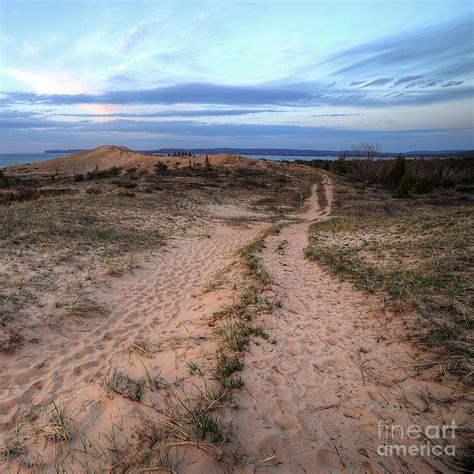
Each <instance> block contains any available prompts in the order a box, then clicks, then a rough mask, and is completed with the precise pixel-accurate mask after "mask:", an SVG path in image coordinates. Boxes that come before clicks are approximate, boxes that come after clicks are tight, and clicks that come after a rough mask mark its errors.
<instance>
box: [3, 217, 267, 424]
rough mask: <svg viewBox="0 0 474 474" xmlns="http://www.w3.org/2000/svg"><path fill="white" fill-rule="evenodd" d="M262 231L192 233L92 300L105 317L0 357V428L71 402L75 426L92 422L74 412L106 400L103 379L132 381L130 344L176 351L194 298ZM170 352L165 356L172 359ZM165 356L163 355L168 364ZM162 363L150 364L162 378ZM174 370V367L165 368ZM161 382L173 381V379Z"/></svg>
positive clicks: (54, 331)
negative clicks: (113, 375)
mask: <svg viewBox="0 0 474 474" xmlns="http://www.w3.org/2000/svg"><path fill="white" fill-rule="evenodd" d="M263 225H265V224H262V225H255V226H254V227H253V228H248V229H246V230H245V233H243V232H242V229H241V228H238V227H231V226H226V225H221V224H217V225H215V226H214V227H209V229H208V228H206V231H205V232H204V231H202V232H199V231H198V232H197V233H196V232H194V233H195V236H194V237H193V236H189V237H186V238H182V239H179V240H176V241H174V242H173V243H171V244H170V245H169V246H167V247H166V248H164V250H163V251H160V252H159V254H158V255H157V256H156V257H155V258H154V259H152V260H151V261H149V262H148V263H147V264H146V266H145V267H144V268H142V269H140V270H137V271H135V272H134V273H133V274H130V275H127V276H124V277H123V278H119V279H115V281H113V282H112V284H111V288H110V289H109V290H108V291H105V292H103V293H101V294H97V295H95V296H96V297H97V298H100V299H101V300H102V301H105V302H107V304H108V307H109V308H110V314H107V315H105V316H96V315H93V316H91V317H90V318H79V317H72V316H71V318H70V319H69V320H68V321H63V324H62V325H61V326H60V327H59V328H58V327H54V328H51V330H49V331H48V330H47V331H45V332H44V334H42V337H41V339H40V340H39V342H38V343H36V344H28V345H27V346H25V347H24V348H23V349H21V350H20V351H18V352H17V353H16V354H14V355H2V357H1V359H0V374H1V375H0V427H2V429H8V428H11V427H12V426H13V425H14V422H15V419H16V414H17V412H18V410H20V409H23V408H25V407H26V408H31V407H32V406H39V405H45V404H48V403H50V402H51V401H53V400H55V401H56V402H58V401H59V402H61V401H62V400H65V399H66V398H67V397H69V396H71V395H72V396H73V397H74V399H76V400H78V402H77V403H76V405H77V407H78V410H79V411H80V413H81V415H80V418H82V419H84V420H87V418H88V416H89V415H91V416H92V414H91V413H89V409H88V408H86V409H82V408H80V409H79V407H82V402H83V401H84V399H90V398H92V393H96V395H97V397H98V399H99V400H103V399H104V393H103V390H102V389H101V385H100V384H101V381H102V378H101V377H102V376H103V375H104V374H105V373H106V372H107V371H109V370H113V369H116V368H120V367H123V366H125V367H127V369H131V370H132V375H133V366H138V370H140V371H141V372H142V373H143V367H142V366H141V364H139V363H138V361H136V360H135V361H130V353H129V350H130V348H131V346H132V344H133V343H134V342H136V341H139V340H147V341H148V342H149V344H150V345H151V346H153V347H159V348H161V349H163V350H164V349H165V347H166V346H167V345H168V346H173V347H175V346H179V344H176V341H175V342H174V343H173V344H171V343H170V340H171V339H173V340H177V339H179V338H181V339H185V338H186V335H187V331H188V328H187V327H186V324H188V325H191V326H192V325H193V323H194V321H195V320H196V319H198V318H197V316H195V315H196V314H199V312H198V313H196V312H195V308H194V306H195V305H196V301H195V299H194V297H193V296H195V295H196V294H197V293H200V292H201V291H202V288H203V285H204V284H205V283H206V282H207V281H208V280H209V279H210V278H211V276H212V275H213V274H214V273H215V272H216V271H217V270H218V269H221V268H223V267H224V266H225V265H226V264H227V263H228V262H229V261H230V260H231V259H232V258H234V255H235V251H236V249H237V248H238V247H239V246H240V245H242V244H244V243H245V242H246V241H250V240H252V238H254V236H255V235H256V234H257V233H258V232H259V231H260V230H261V229H262V226H263ZM198 234H200V235H198ZM208 234H209V235H208ZM193 312H194V313H193ZM191 315H192V316H191ZM188 345H190V344H188ZM165 352H166V351H165ZM175 352H176V351H175V350H174V349H173V350H171V356H173V354H174V353H175ZM171 356H170V355H169V353H168V352H166V357H168V358H169V357H171ZM163 358H164V357H161V360H159V359H160V357H157V360H155V361H154V363H155V365H157V366H159V367H160V370H162V368H163V364H162V363H163V360H162V359H163ZM168 362H169V361H168ZM175 365H176V364H175V362H174V360H173V362H172V363H167V364H166V367H172V368H173V369H174V368H175ZM151 368H153V367H151ZM142 373H141V374H140V375H143V374H142ZM165 375H169V376H170V377H173V379H174V378H175V377H176V374H175V373H171V374H165ZM95 415H96V414H95V413H94V417H95ZM102 416H103V415H101V417H102Z"/></svg>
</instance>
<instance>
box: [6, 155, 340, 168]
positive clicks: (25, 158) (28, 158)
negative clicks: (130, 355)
mask: <svg viewBox="0 0 474 474" xmlns="http://www.w3.org/2000/svg"><path fill="white" fill-rule="evenodd" d="M65 155H67V153H0V168H5V167H6V166H12V165H20V164H24V163H36V162H38V161H45V160H52V159H53V158H58V157H59V156H65ZM242 156H246V157H247V158H252V159H253V160H258V159H260V158H265V159H266V160H275V161H284V160H285V161H294V160H314V159H319V160H337V156H289V155H242Z"/></svg>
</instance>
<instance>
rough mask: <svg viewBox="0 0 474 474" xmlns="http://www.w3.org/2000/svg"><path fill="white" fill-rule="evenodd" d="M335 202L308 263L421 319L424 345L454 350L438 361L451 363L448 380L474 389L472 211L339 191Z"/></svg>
mask: <svg viewBox="0 0 474 474" xmlns="http://www.w3.org/2000/svg"><path fill="white" fill-rule="evenodd" d="M336 198H337V200H336V202H337V203H338V205H337V208H336V211H335V217H334V218H333V219H332V220H329V221H326V222H321V223H317V224H313V225H312V226H311V231H310V240H311V245H310V247H309V248H308V249H307V252H306V255H307V256H308V257H309V258H311V259H313V260H316V261H319V262H321V263H323V264H324V265H327V266H328V267H329V268H330V269H331V270H332V271H333V272H334V273H336V274H337V275H339V276H340V277H341V278H343V279H345V280H349V281H351V282H352V283H353V284H354V285H355V286H356V287H357V288H359V289H362V290H366V291H370V292H378V293H381V294H384V295H385V301H387V302H389V304H390V305H391V306H392V308H394V309H395V310H396V311H397V312H398V313H403V312H405V311H409V310H412V311H413V310H414V311H416V312H417V313H419V314H420V315H422V316H423V318H422V320H421V322H422V325H421V330H420V331H419V334H418V337H419V339H420V340H421V341H423V342H424V343H426V344H429V345H431V346H433V347H437V348H439V347H441V346H444V347H449V353H448V351H446V352H445V353H443V354H440V355H441V356H443V358H444V359H445V358H446V357H448V359H449V360H450V361H451V362H450V364H448V365H445V367H446V373H447V374H450V375H454V374H458V375H460V376H461V378H462V380H463V382H465V383H472V357H473V355H474V354H473V353H472V342H473V339H472V338H473V334H472V328H473V317H472V312H471V308H472V303H473V301H472V298H473V287H472V284H471V268H472V250H473V247H472V235H474V233H473V230H474V229H473V220H472V206H469V205H466V204H456V205H451V204H450V203H446V202H445V201H444V200H443V199H442V197H440V198H439V202H437V203H436V204H437V205H434V202H433V201H431V202H426V201H421V200H418V201H408V200H394V199H390V198H388V197H387V196H386V195H384V194H383V193H382V192H381V191H380V190H377V189H367V190H364V191H361V190H357V189H354V188H351V187H348V186H347V185H342V184H339V185H338V186H336ZM359 204H360V206H358V205H359ZM454 360H456V362H455V363H454Z"/></svg>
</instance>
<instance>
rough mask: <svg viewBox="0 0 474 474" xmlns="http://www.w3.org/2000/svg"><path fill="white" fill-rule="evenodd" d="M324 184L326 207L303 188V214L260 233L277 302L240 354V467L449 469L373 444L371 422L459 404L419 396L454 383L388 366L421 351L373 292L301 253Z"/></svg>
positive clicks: (407, 418)
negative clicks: (256, 342) (264, 336)
mask: <svg viewBox="0 0 474 474" xmlns="http://www.w3.org/2000/svg"><path fill="white" fill-rule="evenodd" d="M324 183H325V187H326V192H327V200H328V205H327V206H326V208H325V209H320V208H319V206H318V201H317V196H316V193H315V192H314V191H315V189H313V193H312V196H311V198H310V199H309V201H308V202H309V209H308V211H307V213H306V214H305V216H304V217H305V218H306V219H307V221H306V222H302V223H298V224H293V225H290V226H288V227H285V228H283V229H282V231H281V233H280V234H278V235H274V236H270V237H268V238H267V239H266V248H265V249H264V251H263V252H262V255H261V257H262V261H263V263H264V265H265V267H266V268H267V269H268V270H269V272H270V274H271V275H272V277H273V281H274V285H273V291H274V293H275V294H276V295H278V298H280V299H281V300H282V302H283V308H282V309H281V310H278V311H276V312H275V313H274V314H273V315H271V316H270V317H268V318H267V319H266V320H265V321H266V323H265V324H264V327H265V330H266V331H268V333H269V334H270V337H271V338H272V339H274V340H275V341H276V344H274V345H267V346H259V347H253V348H252V350H251V355H249V356H247V357H246V371H245V373H244V374H245V377H244V380H245V383H246V389H247V390H248V393H249V394H250V396H251V400H250V403H247V405H246V409H245V410H242V413H240V414H239V417H238V419H237V426H236V433H238V439H239V442H240V443H241V447H242V449H243V450H244V451H245V452H246V453H247V454H248V456H249V458H251V459H254V460H257V463H256V464H255V465H254V466H253V468H252V469H249V471H248V472H284V473H297V472H302V473H327V472H361V473H363V472H435V468H434V467H436V468H437V469H439V471H441V472H449V471H450V469H449V467H448V466H447V465H446V464H443V463H441V462H438V461H436V460H435V457H434V456H431V457H427V458H424V459H421V458H419V457H416V456H404V457H400V456H380V455H379V454H378V453H377V448H378V446H380V445H382V444H385V443H387V442H389V441H387V440H386V439H380V437H379V430H378V423H379V421H387V422H389V423H393V424H400V425H402V426H404V427H407V426H409V425H411V424H415V423H416V424H418V425H419V426H421V427H425V426H427V425H430V424H435V425H439V424H440V423H450V422H451V420H457V421H458V424H461V423H462V420H464V419H465V418H466V416H465V413H463V410H462V408H460V407H456V406H451V408H449V407H447V406H444V407H443V406H440V405H429V404H428V402H427V401H426V399H425V398H424V394H425V395H426V394H429V395H432V396H440V397H442V396H445V395H448V394H453V393H454V392H456V390H458V389H457V388H456V387H448V386H441V385H440V384H437V383H435V382H434V381H431V380H430V378H429V377H428V378H427V379H424V378H422V377H421V376H420V377H416V376H414V375H413V374H411V375H409V373H408V372H405V371H404V370H403V369H393V368H394V367H400V366H403V367H411V366H414V364H416V363H419V362H420V360H421V361H423V360H426V359H427V358H428V355H427V354H422V355H421V356H420V354H418V353H417V349H416V347H414V346H412V345H410V344H409V343H407V342H402V338H401V337H400V334H397V325H396V324H394V323H392V324H391V326H389V327H387V325H388V324H389V321H388V319H387V316H386V315H385V314H384V312H383V310H382V309H381V306H380V302H379V300H378V299H377V298H376V297H375V296H367V295H366V294H364V293H362V292H359V291H356V290H354V289H353V287H352V286H351V285H350V284H347V283H341V282H339V281H338V280H337V279H336V278H335V277H333V276H331V275H330V274H329V273H328V272H327V271H326V270H324V269H323V268H321V267H320V266H319V265H317V264H315V263H313V262H310V261H309V260H307V259H306V258H305V257H304V251H305V248H306V247H307V245H308V226H309V224H310V222H311V221H314V220H315V219H316V220H319V219H328V218H329V213H330V208H331V204H332V201H333V193H332V186H331V183H330V181H329V179H328V178H327V177H325V178H324ZM244 405H245V403H244ZM382 438H383V436H382ZM399 443H400V444H403V443H406V444H411V443H413V441H412V440H406V439H405V440H401V441H399ZM265 459H266V461H261V462H258V460H265Z"/></svg>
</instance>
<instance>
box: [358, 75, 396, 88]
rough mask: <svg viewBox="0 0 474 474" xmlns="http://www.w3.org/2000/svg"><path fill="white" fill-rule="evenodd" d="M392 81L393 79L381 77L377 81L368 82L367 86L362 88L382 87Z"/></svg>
mask: <svg viewBox="0 0 474 474" xmlns="http://www.w3.org/2000/svg"><path fill="white" fill-rule="evenodd" d="M392 81H393V77H381V78H379V79H375V81H372V82H369V83H368V84H365V86H362V87H370V86H383V85H385V84H388V83H389V82H392Z"/></svg>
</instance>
